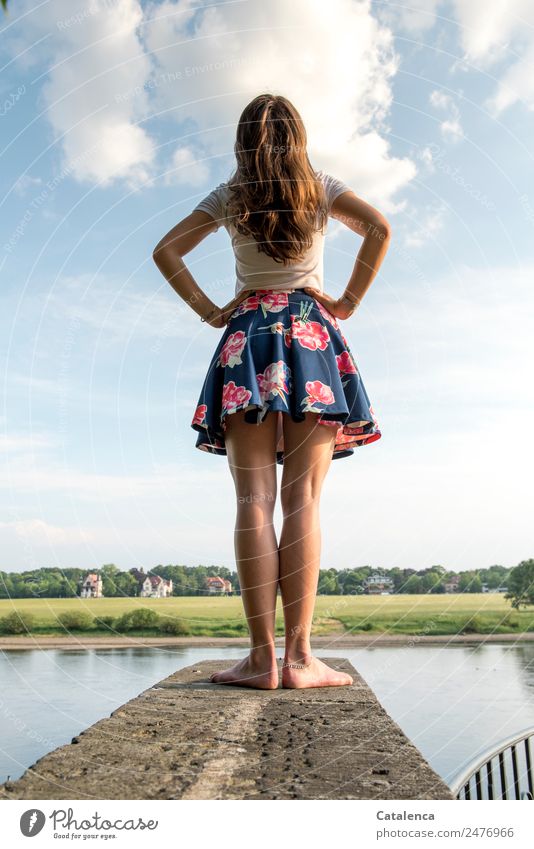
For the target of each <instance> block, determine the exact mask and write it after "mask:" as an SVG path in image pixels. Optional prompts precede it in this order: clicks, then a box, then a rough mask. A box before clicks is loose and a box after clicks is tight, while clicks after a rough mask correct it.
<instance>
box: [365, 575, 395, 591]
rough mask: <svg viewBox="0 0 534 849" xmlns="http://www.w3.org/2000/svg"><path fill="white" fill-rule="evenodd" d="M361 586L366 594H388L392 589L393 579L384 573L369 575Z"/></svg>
mask: <svg viewBox="0 0 534 849" xmlns="http://www.w3.org/2000/svg"><path fill="white" fill-rule="evenodd" d="M363 586H364V590H363V591H364V593H366V594H367V595H390V593H391V592H392V591H393V581H391V580H390V579H389V578H386V576H385V575H369V577H368V578H366V579H365V581H364V584H363Z"/></svg>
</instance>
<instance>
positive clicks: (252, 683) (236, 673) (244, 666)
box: [209, 654, 278, 690]
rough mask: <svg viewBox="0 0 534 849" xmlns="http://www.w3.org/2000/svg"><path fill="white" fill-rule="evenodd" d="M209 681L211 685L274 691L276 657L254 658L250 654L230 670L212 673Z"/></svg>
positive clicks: (276, 677) (276, 682)
mask: <svg viewBox="0 0 534 849" xmlns="http://www.w3.org/2000/svg"><path fill="white" fill-rule="evenodd" d="M209 680H210V681H211V682H212V683H213V684H234V685H237V686H238V687H256V689H259V690H275V689H276V688H277V687H278V669H277V666H276V657H275V656H274V654H273V655H272V657H270V656H267V657H266V656H265V655H264V656H263V657H260V658H255V657H253V656H252V655H251V654H249V656H248V657H245V658H243V660H240V661H239V663H236V664H235V666H232V667H230V669H223V670H222V671H221V672H212V674H211V675H210V678H209Z"/></svg>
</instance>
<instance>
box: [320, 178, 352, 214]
mask: <svg viewBox="0 0 534 849" xmlns="http://www.w3.org/2000/svg"><path fill="white" fill-rule="evenodd" d="M315 174H316V176H317V179H318V180H320V181H321V183H322V184H323V186H324V190H325V194H326V197H327V200H328V206H329V207H331V206H332V204H333V202H334V201H335V199H336V198H337V197H338V195H341V194H343V192H351V191H352V189H351V187H350V186H349V185H348V183H346V182H345V181H344V180H341V179H339V177H335V176H334V175H333V174H330V173H329V172H327V171H324V170H323V169H320V170H319V171H316V172H315Z"/></svg>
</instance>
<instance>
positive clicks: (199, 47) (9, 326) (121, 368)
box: [0, 0, 534, 571]
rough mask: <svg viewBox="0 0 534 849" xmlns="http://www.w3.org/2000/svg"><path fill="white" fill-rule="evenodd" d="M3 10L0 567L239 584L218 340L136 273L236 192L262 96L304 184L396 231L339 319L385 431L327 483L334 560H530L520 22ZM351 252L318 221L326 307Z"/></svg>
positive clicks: (157, 282) (207, 259) (474, 9)
mask: <svg viewBox="0 0 534 849" xmlns="http://www.w3.org/2000/svg"><path fill="white" fill-rule="evenodd" d="M11 7H12V8H11V11H10V13H9V14H8V15H4V16H3V17H2V18H1V24H2V32H1V36H0V49H1V51H2V54H3V55H2V67H3V73H2V76H1V78H0V79H1V97H0V109H1V115H2V129H3V132H2V140H1V145H2V159H1V162H2V166H3V167H2V175H1V179H2V193H1V194H2V206H3V210H2V213H3V214H2V237H1V239H2V241H1V244H0V271H1V276H2V285H1V287H0V338H1V340H2V342H1V345H0V373H1V376H2V408H1V410H0V425H1V427H0V457H1V458H2V475H1V491H0V551H1V562H0V568H1V569H4V570H8V571H11V570H17V571H20V570H24V569H31V568H35V567H37V566H55V565H58V566H63V567H66V566H81V567H84V568H85V567H87V568H89V567H98V566H100V565H101V564H103V563H110V562H113V563H116V564H117V565H118V566H119V567H121V568H124V569H126V568H130V567H132V566H144V567H145V568H152V567H153V566H155V565H157V564H158V563H185V564H189V565H195V564H197V563H204V564H211V563H214V564H220V565H226V566H229V567H233V565H234V560H233V505H234V497H233V485H232V483H231V479H230V475H229V473H228V470H227V465H226V460H225V458H223V457H214V456H212V455H209V454H204V453H202V452H200V451H198V450H196V449H195V447H194V443H195V440H196V434H195V432H194V431H193V430H192V429H191V428H190V421H191V418H192V415H193V412H194V408H195V404H196V400H197V398H198V395H199V392H200V387H201V384H202V380H203V377H204V374H205V371H206V368H207V365H208V362H209V359H210V357H211V354H212V352H213V350H214V348H215V346H216V345H217V343H218V339H219V334H220V332H221V331H217V330H214V329H213V328H210V327H206V326H205V325H204V324H202V323H201V322H200V321H199V320H198V317H197V316H196V315H195V314H194V313H193V312H191V311H187V308H186V307H185V306H184V305H183V304H182V302H181V301H180V300H179V298H178V297H177V296H176V295H175V293H174V292H173V290H172V289H171V287H170V286H169V285H168V284H167V283H166V281H165V280H164V278H163V277H162V276H161V275H160V273H159V272H158V270H157V268H156V267H155V265H154V264H153V262H152V249H153V247H154V246H155V244H156V243H157V242H158V241H159V239H160V238H161V237H162V236H163V235H164V233H166V232H167V231H168V230H169V229H170V228H171V227H172V226H173V225H174V224H175V223H176V222H177V221H178V220H180V219H181V218H182V217H184V216H185V215H187V214H188V213H189V212H190V211H191V209H192V208H193V206H194V205H195V204H196V203H197V202H198V201H199V200H200V199H201V198H202V197H204V196H205V195H206V194H207V193H208V192H209V191H210V190H211V188H213V186H214V185H217V183H219V182H221V181H222V180H224V179H226V178H227V177H228V176H229V174H230V173H231V170H232V166H233V162H234V159H233V141H234V133H235V126H236V121H237V119H238V117H239V114H240V113H241V111H242V109H243V107H244V106H245V104H246V103H247V102H248V101H249V100H250V99H252V97H254V96H255V95H256V94H258V93H259V92H261V91H264V90H270V91H273V92H274V93H277V94H284V95H285V96H287V97H289V98H290V99H291V100H293V102H294V103H295V105H296V106H297V108H298V109H299V111H300V112H301V114H302V116H303V118H304V120H305V123H306V126H307V131H308V137H309V150H308V152H309V156H310V159H311V161H312V164H313V165H314V167H316V168H323V169H324V170H326V171H327V172H329V173H331V174H333V175H334V176H336V177H339V178H340V179H342V180H344V181H345V182H347V183H349V185H351V186H352V187H353V189H354V191H355V192H356V194H358V195H359V196H361V197H363V198H364V199H365V200H367V201H368V202H369V203H372V204H374V205H375V206H377V207H378V208H379V209H380V210H381V211H382V212H383V213H384V214H386V215H387V217H388V218H389V220H390V222H391V224H392V227H393V240H392V244H391V248H390V251H389V253H388V255H387V257H386V259H385V261H384V263H383V266H382V268H381V270H380V273H379V275H378V276H377V278H376V279H375V281H374V283H373V285H372V287H371V289H370V290H369V292H368V294H367V296H366V298H365V301H364V303H363V305H362V308H361V309H360V310H359V311H358V313H357V314H356V315H355V316H354V317H353V318H352V319H350V320H349V321H348V322H346V323H345V325H344V332H345V334H346V335H347V337H348V339H349V342H350V343H351V347H352V349H353V351H354V354H355V357H356V360H357V362H358V365H359V367H360V371H361V374H362V377H363V380H364V383H365V385H366V388H367V391H368V394H369V396H370V398H371V400H372V403H373V407H374V410H375V413H376V415H377V418H378V420H379V423H380V426H381V430H382V434H383V436H382V439H381V440H379V441H377V442H375V443H372V444H371V445H368V446H362V447H360V448H358V449H357V450H356V452H355V454H354V456H353V457H351V458H349V459H342V460H337V461H335V462H334V463H333V464H332V468H331V471H330V473H329V478H328V479H327V483H326V486H325V491H324V496H323V502H322V515H323V566H324V567H325V568H326V567H330V566H335V567H339V568H343V567H357V566H362V565H365V564H371V565H373V566H375V567H387V568H389V567H393V566H400V567H413V568H416V569H419V568H424V567H426V566H430V565H432V564H442V565H443V566H445V567H446V568H451V569H466V568H467V569H470V568H477V567H485V566H490V565H491V564H494V563H499V564H503V565H505V566H513V565H516V564H517V563H518V562H519V561H520V560H522V559H526V558H529V557H532V556H534V542H533V538H532V519H531V509H530V489H531V479H532V472H533V469H532V457H533V452H532V446H531V440H532V433H533V432H534V420H533V419H534V416H533V412H532V411H533V405H532V400H533V399H532V394H533V390H532V385H533V381H532V377H531V374H530V372H531V367H532V361H533V353H534V352H533V343H532V337H533V334H532V315H533V307H534V289H533V271H534V240H533V238H532V237H533V229H534V185H533V168H532V145H531V139H532V137H533V131H534V73H533V65H534V10H533V7H532V3H530V2H528V0H507V2H504V0H492V2H489V3H488V2H487V0H484V2H483V0H469V2H467V0H443V1H442V2H440V0H410V2H407V3H404V2H395V3H388V2H357V0H330V2H329V3H324V2H323V0H292V2H291V3H287V2H285V0H269V2H268V3H265V2H263V0H226V2H224V1H223V2H214V3H210V2H204V1H203V0H196V2H195V3H192V2H190V1H189V0H181V1H180V0H178V1H177V2H171V0H165V2H139V0H48V2H46V0H45V2H41V3H39V4H35V3H34V2H30V0H18V2H17V3H15V2H13V3H12V4H11ZM34 7H35V8H34ZM360 244H361V239H360V237H358V236H356V235H355V234H353V233H351V232H350V231H348V230H347V229H346V228H343V227H342V225H339V224H338V223H337V222H334V221H331V223H330V228H329V235H328V238H327V243H326V250H325V287H326V289H327V291H329V292H331V293H332V294H336V295H339V294H340V293H341V291H342V289H343V288H344V286H345V283H346V280H347V278H348V276H349V274H350V272H351V270H352V267H353V264H354V259H355V256H356V253H357V251H358V249H359V246H360ZM188 263H189V266H190V268H191V270H192V272H193V274H194V276H195V278H196V280H197V281H198V283H199V284H200V285H201V286H202V287H203V288H204V289H205V290H206V291H207V292H208V293H209V294H210V296H211V297H212V299H213V300H215V301H216V302H218V303H221V304H222V303H225V302H226V301H228V300H229V299H230V298H231V297H232V295H233V291H234V276H233V272H234V263H233V256H232V252H231V246H230V241H229V238H228V235H227V234H226V232H225V231H224V229H222V228H221V230H220V231H219V232H218V233H217V234H215V235H212V236H210V237H208V239H206V240H205V241H204V242H203V243H202V244H201V245H200V246H199V247H198V248H196V249H195V250H194V251H193V252H192V253H191V254H189V255H188ZM279 524H280V514H279V512H277V525H278V527H279Z"/></svg>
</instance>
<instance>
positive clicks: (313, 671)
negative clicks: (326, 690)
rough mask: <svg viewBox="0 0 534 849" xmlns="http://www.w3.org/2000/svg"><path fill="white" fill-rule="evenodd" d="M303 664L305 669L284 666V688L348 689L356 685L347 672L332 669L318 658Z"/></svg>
mask: <svg viewBox="0 0 534 849" xmlns="http://www.w3.org/2000/svg"><path fill="white" fill-rule="evenodd" d="M301 663H303V664H305V668H304V669H298V668H296V667H294V666H282V687H289V688H292V689H295V690H301V689H305V688H306V687H347V686H349V685H350V684H353V683H354V682H353V679H352V676H351V675H349V674H348V673H347V672H338V671H337V669H331V667H330V666H327V665H326V663H323V661H322V660H319V658H318V657H309V658H306V659H304V660H302V661H301Z"/></svg>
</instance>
